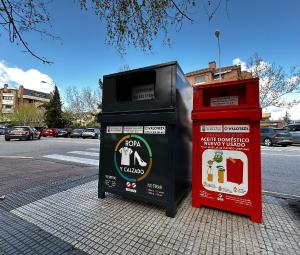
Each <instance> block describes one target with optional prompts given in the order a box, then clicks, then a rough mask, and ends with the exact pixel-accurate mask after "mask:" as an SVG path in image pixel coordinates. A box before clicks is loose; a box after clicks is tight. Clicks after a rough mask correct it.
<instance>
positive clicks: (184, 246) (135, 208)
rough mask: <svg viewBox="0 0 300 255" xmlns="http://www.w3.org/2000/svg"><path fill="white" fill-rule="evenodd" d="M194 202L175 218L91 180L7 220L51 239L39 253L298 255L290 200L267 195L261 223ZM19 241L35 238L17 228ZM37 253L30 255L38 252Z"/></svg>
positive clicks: (298, 228) (298, 225) (299, 217)
mask: <svg viewBox="0 0 300 255" xmlns="http://www.w3.org/2000/svg"><path fill="white" fill-rule="evenodd" d="M190 197H191V196H190V195H189V196H187V198H186V199H185V200H184V201H183V202H182V204H181V206H180V208H179V210H178V213H177V215H176V217H175V218H174V219H172V218H168V217H166V216H165V211H164V210H163V209H161V208H158V207H156V206H153V205H149V204H145V203H141V202H136V201H133V200H128V199H123V198H121V197H119V196H114V195H108V196H107V198H106V199H103V200H101V199H98V198H97V181H91V182H88V183H85V184H82V185H80V186H76V187H73V188H71V189H69V190H65V191H62V192H60V193H57V194H53V195H50V196H48V197H44V198H42V199H39V200H37V201H35V202H32V203H29V204H26V205H23V206H21V207H18V208H15V209H12V210H11V211H10V213H9V214H10V217H15V218H16V219H17V220H19V221H22V222H23V225H24V224H25V225H24V228H26V224H28V225H30V226H31V228H36V229H39V230H40V231H41V233H43V234H44V235H45V236H47V235H48V236H47V238H45V240H47V241H46V242H47V245H48V246H47V247H48V248H47V249H46V251H47V252H46V251H45V250H44V252H41V253H40V254H46V253H53V254H59V253H58V252H59V251H60V252H61V253H70V254H73V253H81V252H85V253H88V254H300V214H299V212H298V211H296V210H295V209H293V207H290V206H289V205H288V203H287V202H286V201H285V200H283V199H278V198H274V197H270V196H264V198H263V200H264V202H263V224H261V225H259V224H255V223H253V222H251V221H250V220H249V219H248V218H247V217H243V216H239V215H235V214H231V213H227V212H222V211H218V210H214V209H209V208H201V209H199V208H193V207H192V206H191V198H190ZM7 213H8V212H7ZM16 219H15V220H16ZM0 224H1V222H0ZM37 231H38V230H37ZM6 232H7V233H6V234H7V235H9V233H10V232H9V231H6ZM18 232H19V233H18ZM22 233H23V235H22ZM14 235H18V236H19V237H20V238H21V239H22V236H24V238H27V239H30V238H31V237H28V236H26V231H25V230H24V229H23V230H16V229H15V230H14ZM36 238H37V237H36ZM0 240H1V237H0ZM49 240H50V241H49ZM51 240H53V249H52V250H51ZM28 242H29V243H30V241H28ZM66 244H69V246H68V247H67V246H66ZM57 247H58V248H57ZM59 247H61V249H60V248H59ZM63 247H65V248H63ZM70 247H71V248H72V249H70ZM7 249H8V248H7ZM16 249H17V247H15V248H11V249H10V250H6V253H5V254H8V253H11V254H16V253H13V251H15V250H16ZM37 249H38V248H36V249H35V250H32V249H28V251H30V250H31V251H32V253H33V254H36V253H35V251H37ZM54 249H56V250H55V252H54ZM0 251H1V243H0ZM7 251H8V252H7ZM17 251H22V249H19V250H17ZM0 253H1V252H0ZM21 254H22V252H21ZM23 254H24V253H23Z"/></svg>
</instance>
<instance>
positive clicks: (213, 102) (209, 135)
mask: <svg viewBox="0 0 300 255" xmlns="http://www.w3.org/2000/svg"><path fill="white" fill-rule="evenodd" d="M193 101H194V102H193V111H192V119H193V177H192V186H193V187H192V205H193V206H194V207H200V206H208V207H214V208H218V209H222V210H226V211H230V212H235V213H239V214H244V215H247V216H250V219H251V220H252V221H254V222H257V223H261V222H262V201H261V197H262V191H261V156H260V125H259V123H260V120H261V118H262V113H261V108H260V106H259V80H258V79H256V78H254V79H247V80H238V81H228V82H217V83H211V84H204V85H199V86H198V87H195V88H194V98H193Z"/></svg>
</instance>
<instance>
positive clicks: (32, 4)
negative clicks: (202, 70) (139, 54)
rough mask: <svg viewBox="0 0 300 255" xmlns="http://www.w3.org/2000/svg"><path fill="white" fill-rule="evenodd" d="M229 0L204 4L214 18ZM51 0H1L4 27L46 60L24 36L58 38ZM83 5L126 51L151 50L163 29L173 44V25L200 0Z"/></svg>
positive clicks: (86, 0)
mask: <svg viewBox="0 0 300 255" xmlns="http://www.w3.org/2000/svg"><path fill="white" fill-rule="evenodd" d="M228 1H229V0H205V1H204V3H206V4H204V5H203V6H204V9H205V12H206V14H207V17H208V19H209V20H211V19H212V18H213V17H214V15H215V13H216V11H217V10H218V9H219V8H220V6H221V3H222V2H225V3H226V7H227V3H228ZM49 2H51V1H49V0H0V28H1V27H2V31H4V33H8V36H9V40H10V41H11V42H12V43H14V42H16V43H19V44H20V45H21V46H22V47H23V48H25V51H26V52H28V53H30V54H31V55H33V56H34V57H35V58H37V59H39V60H40V61H42V62H44V63H52V62H51V61H49V60H47V59H46V58H45V57H41V56H40V55H39V54H36V53H35V52H34V51H33V50H32V49H31V47H30V44H29V43H28V42H27V41H26V40H25V39H24V35H25V33H27V32H37V33H39V34H41V35H42V36H50V37H52V38H57V37H56V36H53V35H52V34H51V33H49V29H43V28H44V27H47V26H48V27H49V25H50V16H49V14H48V12H47V5H48V4H49ZM76 2H78V3H79V5H80V7H81V9H83V10H88V9H92V10H93V11H94V13H95V14H96V15H97V16H99V18H100V19H101V20H103V21H104V24H105V25H106V41H107V43H108V44H111V45H114V46H115V47H116V49H117V50H118V51H119V52H120V53H122V54H124V53H125V50H126V47H127V46H129V45H131V46H135V47H136V48H140V49H142V50H144V51H146V50H151V48H152V42H153V40H154V39H156V38H157V37H158V35H159V33H160V32H162V33H163V35H164V42H165V43H167V44H169V43H170V38H169V37H168V31H169V28H170V27H171V26H173V27H176V28H177V29H178V30H180V29H181V26H182V24H183V23H184V21H186V20H187V21H189V22H192V18H191V17H190V16H189V11H190V10H191V9H192V8H194V7H195V5H196V2H197V1H196V0H151V1H150V0H149V1H146V0H76Z"/></svg>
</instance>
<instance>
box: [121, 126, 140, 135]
mask: <svg viewBox="0 0 300 255" xmlns="http://www.w3.org/2000/svg"><path fill="white" fill-rule="evenodd" d="M123 133H124V134H143V126H124V129H123Z"/></svg>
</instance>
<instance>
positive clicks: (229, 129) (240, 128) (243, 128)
mask: <svg viewBox="0 0 300 255" xmlns="http://www.w3.org/2000/svg"><path fill="white" fill-rule="evenodd" d="M249 132H250V126H249V125H224V133H249Z"/></svg>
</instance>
